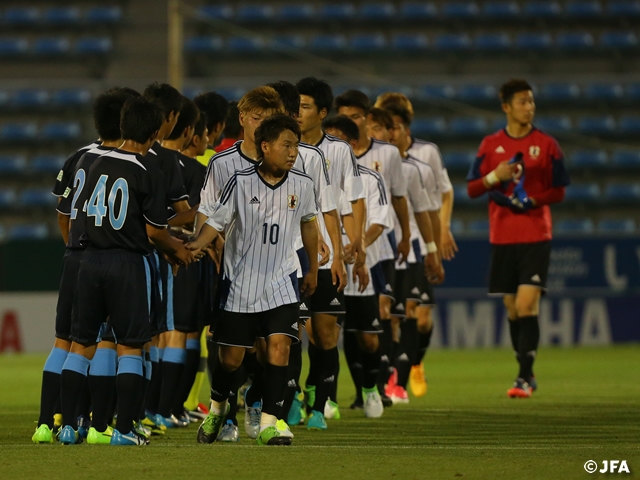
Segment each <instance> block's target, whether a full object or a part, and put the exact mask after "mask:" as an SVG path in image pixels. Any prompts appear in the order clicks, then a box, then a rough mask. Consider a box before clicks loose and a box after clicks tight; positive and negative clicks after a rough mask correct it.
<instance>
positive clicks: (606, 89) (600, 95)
mask: <svg viewBox="0 0 640 480" xmlns="http://www.w3.org/2000/svg"><path fill="white" fill-rule="evenodd" d="M584 94H585V96H586V97H587V98H589V99H591V100H604V101H611V100H620V99H621V98H622V97H623V96H624V88H622V85H620V84H618V83H592V84H591V85H587V86H586V87H585V89H584Z"/></svg>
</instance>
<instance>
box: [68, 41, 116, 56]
mask: <svg viewBox="0 0 640 480" xmlns="http://www.w3.org/2000/svg"><path fill="white" fill-rule="evenodd" d="M112 49H113V42H112V41H111V39H110V38H109V37H82V38H79V39H78V40H77V41H76V45H75V53H76V54H77V55H104V54H107V53H110V52H111V50H112Z"/></svg>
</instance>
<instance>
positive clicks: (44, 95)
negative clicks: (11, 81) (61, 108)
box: [11, 89, 50, 108]
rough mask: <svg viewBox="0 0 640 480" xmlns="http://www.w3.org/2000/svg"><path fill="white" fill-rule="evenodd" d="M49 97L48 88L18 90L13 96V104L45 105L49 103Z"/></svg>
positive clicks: (23, 106) (22, 105) (21, 105)
mask: <svg viewBox="0 0 640 480" xmlns="http://www.w3.org/2000/svg"><path fill="white" fill-rule="evenodd" d="M49 98H50V97H49V92H47V91H46V90H34V89H27V90H18V91H16V92H14V94H13V96H12V97H11V104H12V105H13V106H14V107H17V108H35V107H44V106H45V105H47V104H48V103H49Z"/></svg>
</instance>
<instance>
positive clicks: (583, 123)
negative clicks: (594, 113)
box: [578, 115, 616, 135]
mask: <svg viewBox="0 0 640 480" xmlns="http://www.w3.org/2000/svg"><path fill="white" fill-rule="evenodd" d="M615 129H616V121H615V119H614V118H613V117H612V116H611V115H605V116H602V117H583V118H581V119H579V120H578V130H579V131H580V133H582V134H584V135H610V134H612V133H613V132H614V131H615Z"/></svg>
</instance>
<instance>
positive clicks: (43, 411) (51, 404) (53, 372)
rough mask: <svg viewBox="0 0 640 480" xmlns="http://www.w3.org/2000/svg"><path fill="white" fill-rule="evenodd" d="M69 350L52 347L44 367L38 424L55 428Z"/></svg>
mask: <svg viewBox="0 0 640 480" xmlns="http://www.w3.org/2000/svg"><path fill="white" fill-rule="evenodd" d="M67 355H69V352H67V351H66V350H64V349H62V348H56V347H54V348H52V349H51V352H50V353H49V356H48V357H47V361H46V362H45V363H44V368H43V369H42V389H41V391H40V418H39V419H38V426H40V425H43V424H44V425H48V426H49V428H53V415H54V414H55V413H56V406H57V404H58V402H59V400H60V376H61V374H62V367H63V365H64V362H65V360H66V359H67Z"/></svg>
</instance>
